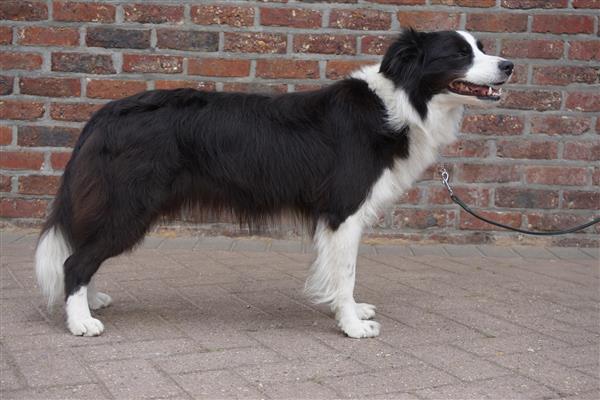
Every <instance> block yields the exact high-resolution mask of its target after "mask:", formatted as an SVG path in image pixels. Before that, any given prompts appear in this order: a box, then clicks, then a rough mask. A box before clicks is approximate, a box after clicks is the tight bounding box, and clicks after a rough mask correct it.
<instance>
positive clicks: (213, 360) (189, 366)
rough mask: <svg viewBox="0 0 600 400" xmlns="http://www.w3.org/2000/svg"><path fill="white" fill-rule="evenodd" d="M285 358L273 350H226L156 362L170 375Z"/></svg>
mask: <svg viewBox="0 0 600 400" xmlns="http://www.w3.org/2000/svg"><path fill="white" fill-rule="evenodd" d="M281 360H283V358H282V357H281V356H279V355H278V354H277V353H275V352H274V351H272V350H269V349H266V348H262V347H248V348H242V349H225V350H216V351H211V352H205V353H193V354H182V355H173V356H170V357H166V358H159V359H156V360H154V362H155V363H156V365H158V366H160V368H161V369H163V370H164V371H166V372H168V373H174V374H177V373H185V372H196V371H208V370H213V369H223V368H235V367H238V366H241V365H256V364H264V363H271V362H276V361H281Z"/></svg>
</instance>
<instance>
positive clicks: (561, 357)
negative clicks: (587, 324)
mask: <svg viewBox="0 0 600 400" xmlns="http://www.w3.org/2000/svg"><path fill="white" fill-rule="evenodd" d="M540 354H542V355H543V356H544V357H547V358H549V359H551V360H553V361H555V362H557V363H559V364H562V365H566V366H568V367H580V366H587V365H596V366H598V365H599V363H600V348H599V347H598V346H597V345H589V346H577V347H569V348H568V349H561V348H546V349H544V350H543V351H542V352H540ZM596 371H598V370H597V369H596ZM599 378H600V377H599Z"/></svg>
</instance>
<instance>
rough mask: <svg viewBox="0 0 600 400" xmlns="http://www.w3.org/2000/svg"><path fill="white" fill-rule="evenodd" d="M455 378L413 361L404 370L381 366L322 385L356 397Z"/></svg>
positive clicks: (406, 390) (429, 385) (429, 384)
mask: <svg viewBox="0 0 600 400" xmlns="http://www.w3.org/2000/svg"><path fill="white" fill-rule="evenodd" d="M457 382H459V381H458V379H456V378H453V377H452V376H450V375H448V374H446V373H445V372H442V371H440V370H438V369H435V368H433V367H430V366H428V365H426V364H417V365H413V366H412V367H411V368H407V369H403V370H383V371H378V372H373V373H366V374H361V375H346V376H340V377H337V378H326V379H324V380H323V383H325V385H327V386H330V387H331V388H333V389H334V390H335V391H337V392H338V393H341V394H342V396H344V397H350V396H352V397H358V398H363V397H366V398H368V397H370V396H372V395H375V394H383V393H394V392H410V391H414V390H419V389H425V388H429V387H435V386H440V385H444V384H450V383H457Z"/></svg>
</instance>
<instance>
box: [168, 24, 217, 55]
mask: <svg viewBox="0 0 600 400" xmlns="http://www.w3.org/2000/svg"><path fill="white" fill-rule="evenodd" d="M156 47H158V48H163V49H177V50H195V51H217V50H218V49H219V34H218V33H217V32H199V31H181V30H176V29H159V30H157V31H156Z"/></svg>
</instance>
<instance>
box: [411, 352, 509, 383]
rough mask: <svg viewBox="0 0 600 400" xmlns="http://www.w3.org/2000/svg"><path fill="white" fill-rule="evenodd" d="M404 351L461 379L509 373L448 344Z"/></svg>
mask: <svg viewBox="0 0 600 400" xmlns="http://www.w3.org/2000/svg"><path fill="white" fill-rule="evenodd" d="M404 351H406V352H407V353H410V354H412V355H413V356H415V357H416V358H418V359H420V360H422V361H425V362H426V363H428V364H430V365H434V366H435V367H437V368H440V369H442V370H444V371H445V372H447V373H448V374H450V375H452V376H455V377H457V378H459V379H461V380H463V381H475V380H481V379H487V378H493V377H496V376H502V375H506V374H508V373H509V372H508V371H507V370H506V369H504V368H500V367H498V366H496V365H494V364H492V363H490V362H488V361H485V360H482V359H480V358H478V357H476V356H474V355H472V354H469V353H466V352H465V351H463V350H460V349H457V348H456V347H452V346H449V345H438V346H430V345H426V346H416V347H409V348H406V349H405V350H404Z"/></svg>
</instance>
